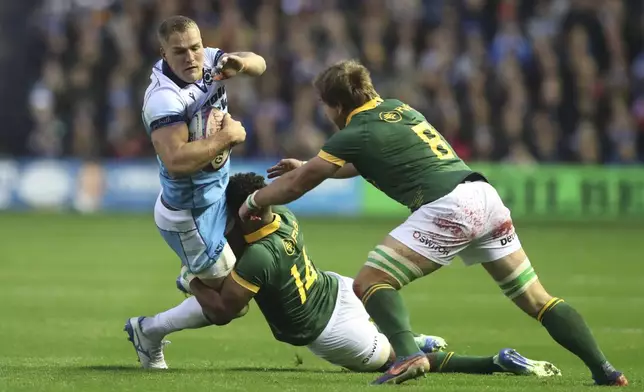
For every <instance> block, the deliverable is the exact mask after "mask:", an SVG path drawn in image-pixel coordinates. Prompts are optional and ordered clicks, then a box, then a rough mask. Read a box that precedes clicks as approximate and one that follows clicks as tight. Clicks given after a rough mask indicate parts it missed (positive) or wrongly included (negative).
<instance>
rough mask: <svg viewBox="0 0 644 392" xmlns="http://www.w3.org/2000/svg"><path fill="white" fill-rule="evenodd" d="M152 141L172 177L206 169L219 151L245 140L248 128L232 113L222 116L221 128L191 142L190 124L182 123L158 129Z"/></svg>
mask: <svg viewBox="0 0 644 392" xmlns="http://www.w3.org/2000/svg"><path fill="white" fill-rule="evenodd" d="M151 138H152V144H153V145H154V149H155V150H156V152H157V154H158V155H159V157H160V158H161V161H162V162H163V164H164V165H165V167H166V169H168V172H169V173H170V175H171V176H173V177H181V176H188V175H191V174H193V173H196V172H198V171H199V170H201V169H203V168H204V167H205V166H206V165H207V164H208V163H210V162H211V161H212V160H213V159H215V157H216V156H217V155H219V153H221V152H222V151H223V150H225V149H227V148H230V147H231V146H233V145H235V144H238V143H241V142H243V141H244V140H245V139H246V131H245V129H244V127H243V126H242V125H241V123H240V122H239V121H236V120H233V119H232V117H230V115H228V114H226V115H225V116H224V117H223V121H222V128H221V130H220V131H219V132H214V133H213V134H211V135H210V136H209V137H207V138H205V139H202V140H197V141H193V142H188V126H187V125H186V124H185V123H183V122H181V123H175V124H172V125H169V126H167V127H163V128H159V129H156V130H155V131H154V132H152V134H151Z"/></svg>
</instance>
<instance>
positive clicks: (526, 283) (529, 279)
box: [497, 258, 538, 299]
mask: <svg viewBox="0 0 644 392" xmlns="http://www.w3.org/2000/svg"><path fill="white" fill-rule="evenodd" d="M537 279H538V277H537V273H536V272H534V268H533V267H532V264H530V260H528V259H527V258H526V259H525V260H524V261H523V263H521V264H520V265H519V266H518V267H517V269H515V270H514V272H512V273H511V274H510V275H509V276H507V277H506V278H505V279H503V280H502V281H500V282H497V283H498V285H499V287H500V288H501V290H502V291H503V294H504V295H505V296H506V297H508V298H510V299H514V298H516V297H518V296H520V295H521V294H523V293H525V291H526V290H527V289H528V288H529V287H530V285H532V283H534V282H536V281H537Z"/></svg>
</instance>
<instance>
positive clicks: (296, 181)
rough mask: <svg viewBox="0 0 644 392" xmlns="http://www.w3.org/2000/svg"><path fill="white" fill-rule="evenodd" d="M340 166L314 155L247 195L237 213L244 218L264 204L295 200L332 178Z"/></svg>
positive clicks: (270, 204) (284, 202) (278, 203)
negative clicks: (304, 162)
mask: <svg viewBox="0 0 644 392" xmlns="http://www.w3.org/2000/svg"><path fill="white" fill-rule="evenodd" d="M338 169H340V166H338V165H335V164H333V163H330V162H327V161H325V160H324V159H322V158H320V157H315V158H313V159H311V160H310V161H308V162H307V163H306V164H305V165H302V166H300V167H299V168H297V169H295V170H293V171H290V172H288V173H286V174H285V175H283V176H281V177H280V178H278V179H276V180H275V181H273V182H272V183H270V184H269V185H268V186H266V187H264V188H262V189H260V190H259V191H257V192H255V193H253V194H252V195H250V196H248V199H246V203H244V204H242V206H241V208H240V209H239V215H240V217H241V218H242V219H246V218H247V217H248V216H250V215H252V212H253V211H256V210H259V209H261V208H263V207H266V206H274V205H281V204H287V203H290V202H292V201H293V200H297V199H299V198H300V197H302V195H304V194H305V193H306V192H308V191H310V190H311V189H313V188H315V187H316V186H318V185H320V183H322V181H324V180H326V179H327V178H332V177H333V176H334V175H335V173H336V172H337V171H338Z"/></svg>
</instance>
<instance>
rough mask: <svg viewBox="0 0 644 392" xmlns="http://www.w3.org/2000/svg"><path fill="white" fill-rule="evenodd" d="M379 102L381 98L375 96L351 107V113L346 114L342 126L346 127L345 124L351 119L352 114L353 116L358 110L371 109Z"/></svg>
mask: <svg viewBox="0 0 644 392" xmlns="http://www.w3.org/2000/svg"><path fill="white" fill-rule="evenodd" d="M381 102H382V98H380V97H376V98H374V99H372V100H371V101H367V102H366V103H365V104H364V105H362V106H359V107H357V108H355V109H353V111H352V112H351V113H349V115H348V116H347V122H346V124H344V126H345V127H346V126H347V125H349V122H350V121H351V118H352V117H353V116H355V115H356V114H358V113H360V112H364V111H366V110H371V109H373V108H375V107H376V106H378V105H380V103H381Z"/></svg>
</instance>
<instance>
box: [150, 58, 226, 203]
mask: <svg viewBox="0 0 644 392" xmlns="http://www.w3.org/2000/svg"><path fill="white" fill-rule="evenodd" d="M223 54H224V52H223V51H222V50H219V49H215V48H205V59H204V69H203V78H202V79H201V80H199V81H197V82H195V83H186V82H184V81H182V80H181V79H179V78H178V77H177V76H176V75H175V74H174V73H173V72H172V70H171V69H170V67H169V66H168V64H167V63H166V62H165V61H163V60H159V61H158V62H157V63H156V64H155V65H154V67H153V68H152V74H151V75H150V85H149V86H148V88H147V90H146V91H145V98H144V100H143V111H142V117H143V123H144V125H145V128H146V130H147V132H148V135H149V134H151V133H152V132H154V131H155V130H156V129H159V128H162V127H165V126H168V125H171V124H175V123H178V122H185V123H186V124H188V123H189V122H190V119H192V117H193V116H194V115H195V113H197V111H198V110H201V111H202V113H204V114H205V113H206V112H207V111H208V110H209V109H210V108H212V107H214V108H217V109H219V110H222V111H224V112H228V100H227V97H226V88H225V86H224V85H223V83H221V82H217V81H215V80H213V76H214V74H215V65H216V64H217V62H218V61H219V59H220V58H221V56H222V55H223ZM157 161H158V162H159V176H160V178H161V188H162V190H163V199H164V200H165V201H166V202H167V203H168V204H170V205H171V206H172V207H175V208H177V209H191V208H201V207H206V206H208V205H211V204H213V203H215V202H217V201H219V200H220V199H221V198H222V197H223V196H224V192H225V190H226V186H227V185H228V175H229V172H230V159H229V160H228V161H227V162H226V163H225V164H224V165H223V166H222V167H221V168H220V169H219V170H217V171H214V169H213V170H201V171H199V172H197V173H194V174H193V175H191V176H189V177H182V178H172V177H171V176H170V175H169V173H168V170H167V169H166V167H165V166H164V165H163V162H162V161H161V158H159V156H158V155H157Z"/></svg>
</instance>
